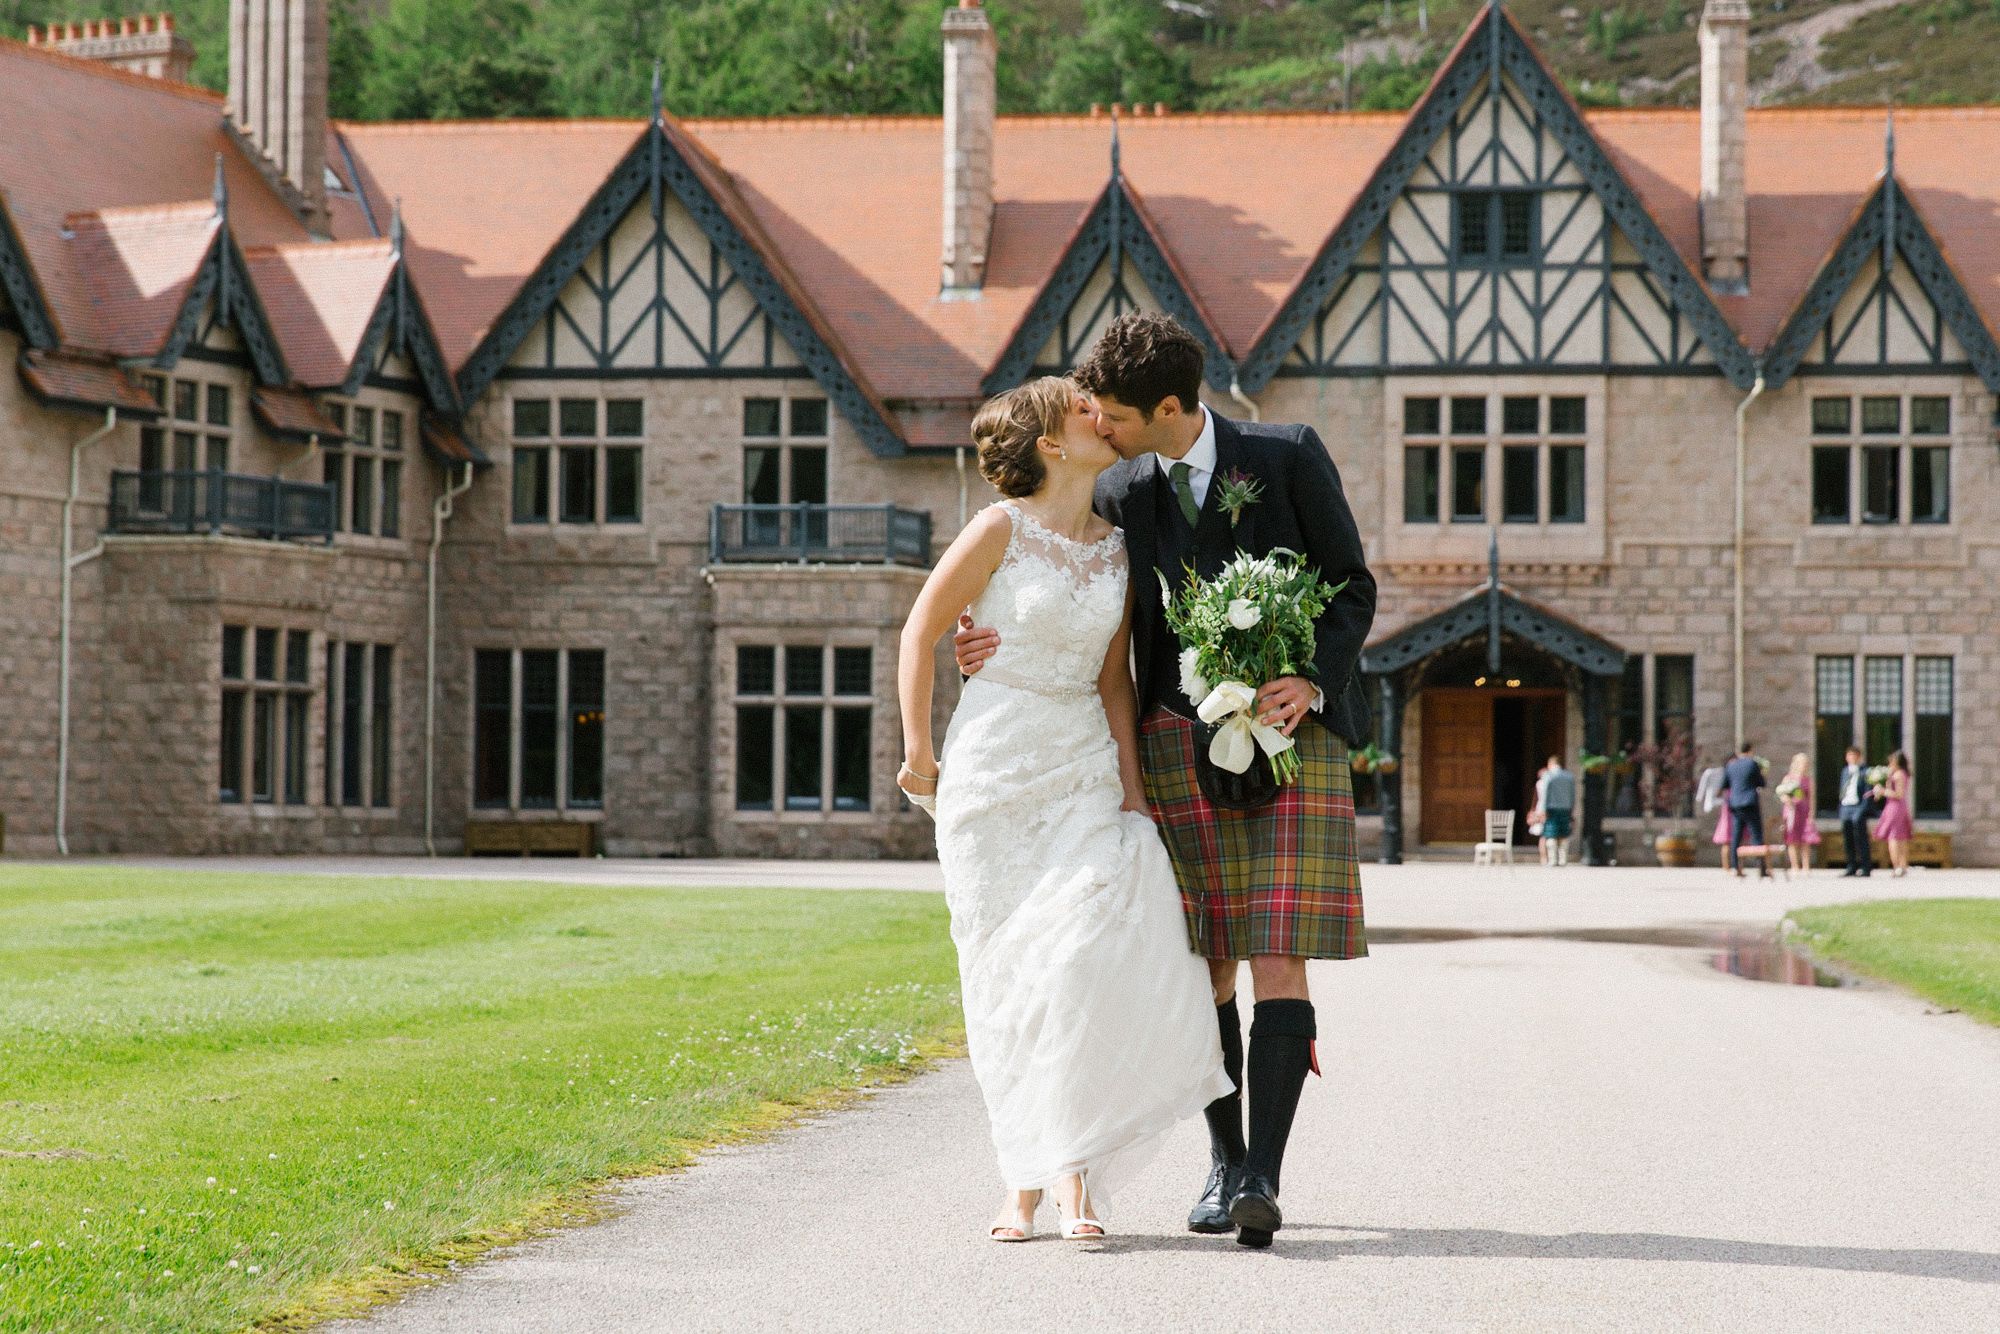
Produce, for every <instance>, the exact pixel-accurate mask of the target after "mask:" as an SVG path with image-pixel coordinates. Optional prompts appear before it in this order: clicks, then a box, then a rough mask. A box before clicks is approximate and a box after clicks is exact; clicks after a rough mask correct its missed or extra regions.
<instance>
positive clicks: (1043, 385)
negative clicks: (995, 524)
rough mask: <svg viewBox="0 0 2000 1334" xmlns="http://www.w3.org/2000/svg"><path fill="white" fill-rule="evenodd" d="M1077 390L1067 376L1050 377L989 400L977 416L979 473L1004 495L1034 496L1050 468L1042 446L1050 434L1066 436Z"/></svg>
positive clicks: (975, 438) (975, 433) (974, 430)
mask: <svg viewBox="0 0 2000 1334" xmlns="http://www.w3.org/2000/svg"><path fill="white" fill-rule="evenodd" d="M1076 392H1077V391H1076V386H1075V385H1074V384H1072V383H1070V382H1069V381H1068V380H1066V379H1064V378H1063V377H1062V376H1060V375H1044V376H1042V377H1041V378H1040V379H1036V380H1030V381H1028V382H1027V383H1026V384H1024V385H1020V386H1018V387H1016V388H1013V389H1009V390H1008V391H1007V392H1006V393H1004V394H1001V395H999V396H998V397H996V398H990V399H988V400H987V401H986V404H985V406H983V407H981V408H980V409H979V413H978V415H977V416H975V417H973V419H972V442H973V444H975V445H977V446H978V447H979V475H980V476H981V477H984V478H985V479H986V480H987V481H989V482H991V483H993V486H994V488H995V489H996V490H998V491H999V492H1000V494H1001V495H1003V496H1031V495H1033V494H1035V492H1036V491H1038V490H1040V489H1041V485H1042V482H1043V480H1044V479H1045V478H1046V477H1047V476H1048V469H1046V468H1044V467H1043V466H1042V452H1041V450H1040V449H1038V448H1037V446H1038V445H1039V444H1040V442H1041V441H1042V440H1043V439H1044V438H1045V437H1046V438H1047V439H1050V440H1061V439H1062V431H1063V422H1064V419H1065V418H1067V417H1068V416H1069V411H1070V407H1071V405H1072V404H1074V403H1075V402H1076Z"/></svg>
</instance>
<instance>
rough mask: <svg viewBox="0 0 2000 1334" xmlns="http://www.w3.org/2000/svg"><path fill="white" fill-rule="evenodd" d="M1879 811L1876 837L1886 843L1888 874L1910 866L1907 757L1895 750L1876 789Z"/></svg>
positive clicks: (1908, 762) (1902, 872) (1908, 760)
mask: <svg viewBox="0 0 2000 1334" xmlns="http://www.w3.org/2000/svg"><path fill="white" fill-rule="evenodd" d="M1875 792H1876V794H1877V795H1878V796H1880V797H1881V798H1882V814H1881V815H1879V816H1877V817H1876V818H1875V837H1877V838H1879V839H1881V840H1882V841H1883V842H1884V843H1887V844H1888V845H1889V864H1890V865H1891V866H1893V867H1894V868H1895V870H1893V871H1891V872H1890V874H1891V875H1903V874H1904V873H1906V872H1907V871H1908V870H1909V869H1910V834H1911V833H1912V832H1913V831H1912V829H1911V825H1910V757H1909V756H1907V755H1905V754H1903V752H1902V751H1900V750H1899V751H1897V752H1896V753H1895V754H1893V755H1891V756H1890V757H1889V777H1888V778H1887V779H1886V780H1885V781H1884V782H1883V783H1882V784H1881V786H1879V787H1877V788H1876V789H1875Z"/></svg>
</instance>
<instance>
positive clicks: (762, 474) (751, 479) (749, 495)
mask: <svg viewBox="0 0 2000 1334" xmlns="http://www.w3.org/2000/svg"><path fill="white" fill-rule="evenodd" d="M783 459H784V452H783V451H782V450H780V449H779V448H778V447H777V446H776V445H756V446H752V447H751V448H749V449H746V450H744V451H743V503H744V504H746V505H776V504H778V503H779V502H780V501H781V500H783V498H784V497H783V494H782V493H781V492H780V491H779V490H778V484H779V471H778V470H779V467H780V465H781V463H782V461H783Z"/></svg>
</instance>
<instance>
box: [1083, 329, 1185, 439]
mask: <svg viewBox="0 0 2000 1334" xmlns="http://www.w3.org/2000/svg"><path fill="white" fill-rule="evenodd" d="M1203 359H1204V354H1203V352H1202V348H1201V343H1200V341H1199V340H1197V339H1196V338H1195V336H1194V335H1193V334H1191V333H1189V332H1188V331H1187V330H1186V329H1185V328H1183V327H1182V326H1181V324H1180V322H1179V321H1178V320H1175V319H1174V318H1173V317H1172V316H1170V315H1120V316H1119V317H1118V318H1117V319H1115V320H1113V321H1111V327H1109V328H1108V329H1106V330H1105V331H1104V336H1103V337H1101V338H1099V339H1098V340H1097V346H1096V347H1093V348H1092V349H1091V350H1090V357H1089V358H1088V359H1087V360H1086V361H1085V362H1084V363H1083V365H1081V366H1079V367H1077V368H1076V382H1077V383H1078V384H1079V385H1081V386H1083V390H1084V392H1085V393H1087V394H1109V395H1110V396H1111V397H1113V398H1115V399H1117V400H1118V401H1119V402H1120V403H1123V404H1124V405H1125V406H1126V407H1128V408H1137V409H1138V410H1139V415H1140V416H1141V417H1143V418H1145V419H1146V420H1147V421H1148V422H1150V421H1152V420H1153V413H1154V412H1155V411H1157V410H1158V409H1159V406H1160V404H1161V402H1162V401H1163V400H1165V399H1166V398H1167V397H1168V396H1169V395H1171V396H1173V397H1174V398H1177V399H1179V400H1180V404H1181V411H1182V412H1192V411H1193V410H1194V406H1195V404H1196V403H1197V402H1199V401H1200V395H1201V364H1202V361H1203Z"/></svg>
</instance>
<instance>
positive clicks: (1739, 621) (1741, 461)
mask: <svg viewBox="0 0 2000 1334" xmlns="http://www.w3.org/2000/svg"><path fill="white" fill-rule="evenodd" d="M1763 392H1764V372H1763V371H1762V370H1759V371H1758V372H1757V382H1756V383H1755V384H1753V385H1751V386H1750V393H1749V394H1748V395H1747V396H1746V397H1745V398H1744V400H1743V401H1742V402H1741V403H1738V404H1737V405H1736V614H1735V622H1736V626H1735V634H1736V661H1735V669H1736V679H1735V690H1734V694H1735V698H1736V731H1735V734H1734V735H1732V736H1731V737H1730V738H1729V748H1730V749H1731V750H1732V751H1733V750H1735V749H1736V747H1738V746H1740V745H1742V744H1743V491H1744V472H1745V469H1746V467H1747V459H1748V450H1747V448H1746V445H1745V439H1746V437H1745V434H1744V418H1745V417H1746V416H1747V415H1748V414H1749V411H1750V405H1751V404H1752V403H1755V402H1756V401H1757V398H1758V396H1759V395H1761V394H1762V393H1763Z"/></svg>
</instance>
